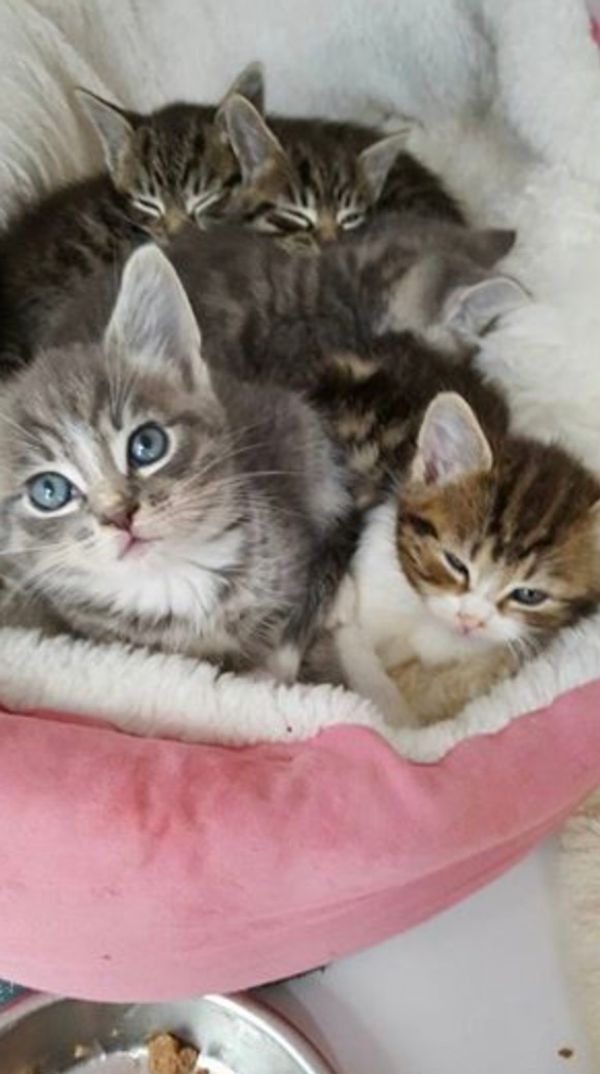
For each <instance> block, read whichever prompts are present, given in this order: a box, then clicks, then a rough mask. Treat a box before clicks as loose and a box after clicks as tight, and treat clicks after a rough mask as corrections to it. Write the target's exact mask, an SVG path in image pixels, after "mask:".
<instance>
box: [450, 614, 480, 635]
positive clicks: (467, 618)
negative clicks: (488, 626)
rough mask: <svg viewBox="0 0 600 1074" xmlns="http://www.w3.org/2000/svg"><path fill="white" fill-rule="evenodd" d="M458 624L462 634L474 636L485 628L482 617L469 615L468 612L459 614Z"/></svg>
mask: <svg viewBox="0 0 600 1074" xmlns="http://www.w3.org/2000/svg"><path fill="white" fill-rule="evenodd" d="M456 622H457V623H458V625H459V627H460V631H461V633H462V634H472V633H473V632H474V631H475V630H481V628H482V627H483V626H485V619H482V618H481V616H480V615H468V614H467V613H466V612H458V614H457V616H456Z"/></svg>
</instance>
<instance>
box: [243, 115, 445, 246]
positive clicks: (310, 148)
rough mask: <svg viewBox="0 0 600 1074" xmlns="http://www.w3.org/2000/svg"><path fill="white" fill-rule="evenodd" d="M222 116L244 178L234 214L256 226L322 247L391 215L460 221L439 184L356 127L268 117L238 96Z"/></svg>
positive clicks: (395, 141) (398, 137) (397, 137)
mask: <svg viewBox="0 0 600 1074" xmlns="http://www.w3.org/2000/svg"><path fill="white" fill-rule="evenodd" d="M223 117H224V120H225V122H226V125H227V131H228V134H229V139H230V141H231V145H232V146H233V149H234V151H235V153H236V154H237V157H238V160H239V163H240V169H241V172H242V177H243V185H242V186H241V187H239V188H238V190H237V191H236V192H235V194H234V196H233V197H232V199H231V201H230V202H229V206H228V210H229V212H230V213H232V214H237V215H238V217H239V218H241V219H243V220H245V221H246V222H247V223H248V224H250V225H251V226H252V227H254V228H257V229H258V230H261V231H265V232H267V233H269V234H272V235H277V236H280V237H282V238H284V239H285V240H286V242H289V241H292V242H294V243H296V244H299V245H300V244H301V245H303V246H308V247H311V246H312V247H318V246H319V245H321V244H323V243H328V242H332V241H333V240H335V239H336V238H338V237H339V236H340V234H342V233H343V232H345V231H351V230H354V229H355V228H358V227H361V226H362V225H363V224H364V223H365V221H366V220H367V219H368V218H369V217H370V216H372V214H373V213H375V212H380V211H385V210H387V209H393V210H396V211H405V210H407V211H409V212H412V213H417V214H419V215H422V216H426V217H434V218H442V219H446V220H451V221H453V222H455V223H460V222H461V221H462V214H461V212H460V209H459V208H458V206H457V205H456V203H455V202H454V200H453V199H452V198H451V197H450V195H449V194H448V193H446V191H445V190H444V188H443V186H442V184H441V182H440V180H439V179H438V178H437V176H435V175H434V174H433V173H432V172H430V171H428V169H427V168H425V167H424V166H423V165H422V164H420V163H419V161H418V160H416V158H415V157H413V156H411V154H409V153H407V152H405V151H404V150H403V146H404V143H405V140H406V135H405V134H403V133H399V134H394V135H390V136H388V137H384V138H382V137H381V136H380V135H379V134H378V132H377V131H375V130H372V129H370V128H369V127H364V126H360V125H359V124H353V123H336V122H332V121H327V120H322V119H283V118H281V117H270V118H269V120H268V123H267V122H266V121H265V120H264V119H263V117H262V116H261V114H260V112H259V111H258V110H257V109H256V108H254V107H253V105H252V103H251V102H250V101H248V100H247V99H245V98H244V97H242V96H240V95H236V94H232V95H231V96H230V97H229V99H228V100H227V101H226V102H225V105H224V108H223Z"/></svg>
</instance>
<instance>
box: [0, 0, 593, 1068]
mask: <svg viewBox="0 0 600 1074" xmlns="http://www.w3.org/2000/svg"><path fill="white" fill-rule="evenodd" d="M590 6H595V7H596V8H600V2H598V0H590ZM599 57H600V54H599V53H598V50H597V48H596V46H595V45H594V44H593V42H592V39H591V35H590V32H589V11H588V10H586V7H585V5H584V0H377V3H372V4H366V3H364V0H336V3H331V4H325V3H323V2H322V0H303V2H302V3H298V0H253V3H251V4H249V3H248V2H247V0H69V2H68V3H65V0H0V89H1V94H0V221H1V220H3V219H6V218H7V217H8V216H9V215H10V214H11V212H13V211H14V208H15V205H16V204H18V202H19V201H20V200H22V199H29V198H31V197H33V196H35V195H36V194H38V193H40V192H41V191H43V190H45V189H49V188H51V187H53V186H55V185H56V184H57V183H58V182H59V181H61V180H64V179H67V178H72V177H74V176H77V175H81V174H83V173H85V172H87V171H90V170H92V169H93V168H94V166H95V165H96V164H97V163H98V160H99V155H98V146H97V145H96V143H95V141H94V139H93V137H92V136H91V133H90V131H89V128H88V127H87V126H86V125H85V123H84V121H83V118H82V116H81V115H80V114H79V113H78V112H77V110H76V106H75V105H74V102H73V96H72V92H71V91H72V88H73V86H74V85H77V84H82V85H85V86H87V87H90V88H92V89H94V88H96V89H97V90H98V91H100V92H103V93H105V94H106V95H108V96H112V97H114V98H116V99H120V100H121V102H122V103H123V104H125V105H129V106H131V107H134V108H139V109H141V110H144V109H149V108H152V107H154V106H156V105H158V104H160V103H163V102H165V101H167V100H171V99H174V98H176V97H179V98H188V99H191V100H202V99H205V100H215V99H217V98H218V97H219V95H220V94H221V93H222V91H223V89H224V87H225V86H226V85H227V83H228V81H229V80H230V79H231V78H232V77H233V76H234V75H235V74H236V73H237V71H238V70H239V69H241V67H243V66H244V64H246V63H247V62H248V61H249V60H251V59H261V60H262V61H263V62H264V63H265V65H266V69H267V75H268V99H269V106H270V107H271V108H272V109H279V110H282V111H289V112H296V113H309V112H315V113H325V114H329V115H332V116H352V117H355V118H359V119H366V120H370V121H373V122H376V123H381V124H382V125H385V124H387V125H388V126H390V127H392V128H393V126H394V123H395V117H396V116H397V114H398V113H401V112H408V113H412V114H413V115H416V116H417V117H419V118H420V119H421V120H422V121H423V125H422V126H421V127H417V128H415V131H414V134H413V145H414V148H415V150H416V151H417V152H418V153H419V154H421V156H422V158H423V159H424V160H425V161H427V162H429V163H431V164H432V165H433V166H434V167H436V168H438V169H439V170H440V171H441V172H442V174H443V175H444V176H445V178H446V180H447V182H448V183H449V184H450V186H451V187H452V188H453V189H454V191H455V193H457V194H458V195H459V197H460V198H461V200H462V201H463V202H464V203H465V205H466V207H467V208H468V210H469V211H470V213H471V214H472V216H473V217H474V218H475V219H477V220H481V221H487V222H498V223H508V224H510V225H513V226H516V227H517V229H518V233H519V241H518V244H517V247H516V249H515V251H514V252H513V254H512V255H511V258H510V265H509V269H510V270H511V271H513V272H514V273H515V274H516V275H518V276H519V277H520V278H521V280H522V281H523V282H524V283H525V284H526V285H527V287H528V288H529V289H530V290H531V292H532V293H533V294H534V295H535V296H536V299H537V301H536V302H535V303H534V304H532V305H531V306H530V307H528V308H526V309H523V310H521V311H520V312H518V313H517V314H515V315H513V316H512V317H511V318H510V319H506V320H505V321H504V322H503V323H502V325H501V326H500V327H499V329H498V331H496V332H495V333H494V335H493V336H492V337H490V338H489V341H487V342H486V345H485V348H484V350H483V352H482V354H481V359H480V361H481V365H482V368H483V369H484V370H485V371H486V373H487V374H488V375H489V376H490V377H491V378H493V379H495V380H497V381H498V382H499V383H501V384H502V385H503V386H504V387H505V388H506V389H507V391H508V392H509V395H510V398H511V402H512V405H513V410H514V415H515V423H516V425H517V426H518V427H519V428H521V429H522V430H525V431H527V432H528V433H530V434H534V435H538V436H540V437H543V438H547V439H553V438H559V439H560V440H562V441H563V442H564V443H565V444H566V445H568V446H569V447H570V448H571V449H572V450H574V451H575V452H577V453H579V454H580V455H581V457H582V458H583V459H584V460H585V461H586V462H587V463H588V464H589V465H591V466H592V467H595V468H597V469H600V360H599V355H598V347H599V342H600V302H599V301H598V280H600V137H599V136H600V58H599ZM599 674H600V631H599V630H598V622H597V621H592V622H589V623H588V624H586V625H585V626H584V627H583V628H581V629H579V630H577V631H573V632H572V633H571V634H570V635H569V634H566V635H565V636H564V637H563V638H561V639H560V640H559V641H558V642H557V643H556V645H555V646H554V648H553V649H551V650H550V651H549V652H548V653H546V654H545V655H544V656H542V657H540V659H538V660H537V661H536V662H535V663H533V664H532V665H530V666H529V667H528V668H527V669H526V670H525V671H524V672H523V673H522V674H521V675H520V676H519V677H518V678H517V679H516V680H514V681H513V682H509V683H504V684H501V685H500V686H499V687H497V688H496V689H495V690H494V691H493V692H492V694H490V695H489V697H487V698H484V699H482V700H480V701H478V702H476V703H474V704H471V705H470V706H469V707H468V708H467V709H466V710H465V712H464V713H463V714H462V715H461V717H459V719H458V720H456V721H454V722H452V723H448V724H442V725H439V726H438V727H434V728H430V729H427V730H425V731H422V732H415V731H409V732H407V731H404V732H403V731H396V730H394V729H393V728H389V727H387V728H386V727H384V726H383V723H382V720H381V718H380V716H379V714H378V713H377V712H376V711H375V710H374V709H373V708H372V706H371V705H369V704H368V703H367V702H366V701H363V700H361V699H359V698H357V697H355V696H353V695H351V694H348V693H345V692H344V691H341V690H339V689H338V690H334V689H332V688H328V687H318V688H314V689H309V688H304V687H302V688H301V687H293V688H290V689H285V688H283V687H279V688H275V687H269V686H268V685H266V684H264V683H261V684H258V683H249V682H244V681H243V680H240V679H233V678H231V677H228V676H224V677H222V678H220V679H218V680H217V679H216V676H215V673H214V671H213V670H212V669H211V668H209V667H207V666H202V665H196V664H193V663H192V662H190V661H187V660H184V659H180V658H177V657H172V658H167V657H161V656H148V655H145V654H143V653H128V652H126V651H125V650H123V649H120V648H119V647H113V648H110V649H107V650H99V649H96V648H94V647H93V646H90V645H87V644H84V643H79V642H77V643H73V642H70V641H68V640H67V639H55V640H42V639H40V638H39V637H37V636H36V635H34V634H31V633H27V632H25V631H13V630H9V629H4V630H0V696H1V697H2V698H3V700H4V701H5V703H7V704H10V705H13V706H14V707H15V708H19V707H24V708H27V707H30V708H31V707H43V706H45V707H48V708H54V709H65V710H69V711H79V712H87V713H90V714H97V715H101V716H105V717H107V718H109V719H111V720H113V721H114V722H115V723H118V724H119V726H121V727H125V728H129V729H130V730H137V731H140V730H142V729H145V730H146V731H153V732H154V733H168V734H174V735H177V736H180V737H182V738H190V739H193V738H200V739H205V740H207V741H220V742H227V743H240V742H255V741H257V740H260V739H277V738H279V737H281V736H282V735H283V734H286V736H287V737H289V736H290V735H292V736H294V737H297V738H301V737H306V736H308V735H311V734H313V733H314V732H315V731H317V730H318V729H319V728H322V727H324V726H326V725H331V724H334V723H339V722H358V723H362V724H368V725H371V726H374V727H377V728H379V729H380V730H381V731H382V732H383V733H385V734H387V735H388V736H389V737H390V738H391V740H392V741H393V742H394V743H395V744H396V745H397V746H398V748H399V749H401V750H402V751H403V752H404V753H406V754H407V755H409V756H411V757H414V758H418V759H420V760H433V759H435V758H437V757H440V756H442V755H443V754H444V753H445V752H446V751H447V750H448V749H450V748H451V747H452V746H453V745H454V744H455V743H456V742H457V741H459V740H460V739H462V738H464V737H467V736H470V735H473V734H477V733H481V732H486V731H488V732H489V731H490V730H496V729H498V728H500V727H502V726H505V725H506V723H507V722H508V721H509V720H511V719H513V718H515V717H517V716H518V715H519V714H520V713H523V712H526V711H528V710H531V709H533V708H537V707H538V706H540V705H542V704H544V703H547V702H550V701H551V700H552V699H553V698H554V697H556V696H557V695H558V694H559V693H561V692H562V691H564V690H566V689H568V688H569V687H571V686H575V685H578V684H580V683H583V682H586V681H588V680H590V679H593V678H595V677H597V676H598V675H599ZM565 848H566V852H567V853H566V862H567V869H566V875H567V876H568V878H569V880H570V884H569V885H568V890H569V892H570V893H571V904H570V907H571V913H570V916H571V919H572V922H573V923H574V928H575V929H576V932H577V935H578V936H579V945H578V946H579V950H580V951H581V953H582V967H583V970H584V976H583V981H584V984H585V985H586V989H587V996H588V1005H589V1008H590V1013H591V1016H592V1030H593V1031H595V1032H596V1033H597V1029H598V1025H599V1024H600V1000H599V997H598V988H599V986H600V954H599V951H600V943H599V937H598V921H599V919H600V902H599V899H600V801H597V802H596V803H595V804H594V803H590V804H589V805H588V807H587V812H584V813H581V814H580V816H579V817H577V818H575V819H574V821H573V825H572V827H571V828H570V829H569V830H567V832H566V834H565ZM594 986H595V989H596V991H594ZM594 1026H595V1030H594ZM598 1046H599V1048H600V1041H598ZM599 1061H600V1058H599Z"/></svg>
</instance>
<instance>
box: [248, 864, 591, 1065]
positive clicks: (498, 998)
mask: <svg viewBox="0 0 600 1074" xmlns="http://www.w3.org/2000/svg"><path fill="white" fill-rule="evenodd" d="M555 865H556V849H555V846H554V844H553V843H548V844H546V846H545V847H543V848H542V849H541V850H539V851H537V852H536V853H535V854H533V855H531V856H530V857H529V858H528V859H527V860H526V861H525V862H523V863H522V864H521V865H519V866H517V867H516V868H514V869H513V870H512V871H511V872H510V873H508V874H507V875H506V876H504V877H502V878H501V879H500V880H498V881H496V882H495V883H494V884H492V885H490V886H489V887H488V888H486V889H485V890H484V891H481V892H479V893H478V894H477V895H474V896H472V897H471V898H470V899H468V900H466V901H465V902H463V903H461V904H460V905H459V906H457V907H455V908H454V909H452V910H449V911H447V912H446V913H445V914H442V915H440V916H439V917H437V918H435V919H434V920H433V921H430V922H428V923H427V924H425V925H422V926H420V927H419V928H417V929H413V930H412V931H411V932H408V933H406V934H405V935H403V936H399V937H397V938H396V939H394V940H391V941H389V942H388V943H385V944H383V945H381V946H380V947H377V948H374V949H373V950H371V951H366V952H364V953H362V954H359V955H356V956H354V957H353V958H349V959H346V960H344V961H343V962H340V963H338V964H337V965H335V966H333V967H330V968H329V969H328V970H326V971H325V972H324V973H317V974H314V975H313V976H311V977H308V978H303V979H300V980H296V981H293V982H291V983H288V984H286V985H282V986H278V987H277V988H273V989H269V990H267V991H266V998H267V999H268V1001H269V1002H270V1003H271V1004H272V1005H273V1006H276V1007H277V1008H278V1009H279V1010H281V1011H282V1012H283V1013H287V1014H288V1015H289V1016H290V1017H291V1018H292V1020H293V1021H294V1022H296V1024H297V1025H299V1026H300V1027H301V1028H304V1029H305V1031H306V1032H307V1033H308V1034H309V1035H310V1036H312V1038H313V1039H314V1040H315V1042H316V1043H320V1044H321V1046H322V1047H323V1046H324V1047H325V1049H326V1050H327V1051H328V1052H329V1055H330V1058H332V1059H333V1060H335V1063H336V1065H337V1069H338V1070H339V1071H340V1074H367V1072H368V1074H561V1072H562V1074H591V1068H590V1066H589V1062H588V1059H587V1057H586V1054H585V1048H584V1046H583V1043H582V1039H581V1033H580V1031H579V1030H578V1029H577V1027H576V1024H575V1021H574V1018H573V1015H572V1012H571V1011H570V1009H569V997H568V995H567V991H566V987H565V983H564V975H563V973H562V970H561V966H560V959H559V949H558V948H559V945H558V941H557V937H556V935H555V927H556V921H555V917H554V912H553V901H552V900H553V894H552V892H553V885H554V868H555ZM565 1048H566V1049H570V1050H572V1052H573V1055H572V1056H570V1057H568V1058H567V1057H562V1056H561V1055H560V1054H559V1053H560V1051H561V1049H565Z"/></svg>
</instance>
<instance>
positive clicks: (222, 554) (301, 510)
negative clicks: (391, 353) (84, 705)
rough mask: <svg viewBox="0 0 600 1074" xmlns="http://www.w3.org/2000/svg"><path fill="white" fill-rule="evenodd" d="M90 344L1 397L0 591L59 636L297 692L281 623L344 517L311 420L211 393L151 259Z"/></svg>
mask: <svg viewBox="0 0 600 1074" xmlns="http://www.w3.org/2000/svg"><path fill="white" fill-rule="evenodd" d="M97 340H99V341H97V342H95V343H90V342H81V343H79V344H74V345H72V346H70V347H64V346H63V347H61V346H56V347H49V348H48V349H44V350H42V351H40V352H39V354H38V355H37V357H36V358H35V359H34V361H33V362H32V363H30V364H29V365H28V367H27V368H26V369H24V370H23V371H22V372H21V373H19V374H17V375H16V376H15V377H13V378H11V380H10V381H9V382H8V384H7V385H6V386H5V388H4V392H3V395H2V398H1V399H0V458H1V459H2V467H1V469H0V545H1V553H0V554H1V556H2V565H3V571H5V573H6V576H7V579H8V580H9V582H12V583H13V585H14V586H16V587H17V589H18V591H19V592H20V593H21V594H22V595H23V597H25V598H27V597H29V598H31V599H32V600H33V602H34V603H35V604H36V605H38V606H39V605H41V606H42V607H44V606H45V607H46V608H47V609H48V611H49V614H50V616H51V618H52V620H53V622H55V621H56V619H57V618H58V619H59V621H61V622H62V624H63V628H66V629H68V630H70V631H72V632H75V633H80V634H82V635H84V636H87V637H92V638H96V639H99V640H102V641H110V640H119V641H123V642H126V643H131V644H134V645H145V646H150V647H152V648H157V649H163V650H166V651H176V652H180V653H185V654H189V655H193V656H196V657H201V658H207V659H211V660H213V661H215V662H217V663H219V664H220V665H221V666H222V667H227V668H235V669H249V668H252V669H254V668H261V667H263V668H268V669H269V670H270V671H271V672H272V673H273V674H275V675H278V676H280V677H282V678H287V677H291V678H293V677H294V676H295V672H296V669H297V664H298V662H299V656H300V653H299V651H298V637H297V636H296V637H292V634H293V631H292V630H291V629H290V624H291V623H292V622H293V620H294V617H295V616H296V615H297V611H298V608H300V607H302V606H303V605H304V604H305V602H306V601H307V594H308V593H309V591H310V589H311V585H312V584H313V581H314V564H315V562H318V560H319V558H320V556H321V548H322V547H323V546H324V545H326V544H327V542H328V541H329V540H330V539H331V540H333V539H334V537H335V536H336V535H337V533H338V530H339V529H340V528H341V529H343V531H344V532H346V531H347V529H348V513H349V511H350V509H351V504H350V500H349V497H348V495H347V493H346V490H345V486H344V478H343V474H342V471H341V468H340V467H339V466H338V465H337V463H336V460H335V457H334V452H333V450H332V447H331V445H330V443H329V441H328V439H327V438H326V436H325V434H324V432H323V429H322V427H321V424H320V422H319V421H318V419H317V417H316V415H315V414H314V413H313V412H312V411H311V410H310V409H309V407H308V406H307V405H306V404H305V403H303V402H302V400H301V399H300V398H299V397H298V396H297V395H293V394H291V393H286V392H284V391H282V390H280V389H277V388H268V387H266V386H262V387H261V388H260V390H256V389H254V388H253V387H252V386H250V385H243V386H240V385H238V384H236V382H235V381H233V380H231V379H230V378H226V377H223V376H220V377H219V378H217V379H218V385H217V383H216V381H215V382H213V379H212V378H211V376H210V375H209V372H208V369H207V366H206V364H205V362H204V360H203V358H202V356H201V353H200V334H199V331H198V327H197V323H196V321H195V318H194V316H193V314H192V311H191V308H190V306H189V303H188V301H187V299H186V297H185V294H184V291H183V289H182V287H181V284H180V283H179V281H178V279H177V276H176V274H175V272H174V270H173V268H172V267H171V265H170V264H169V262H168V261H167V259H166V258H165V257H164V256H163V255H162V254H161V253H160V251H159V249H158V248H157V247H155V246H150V245H148V246H145V247H143V248H142V249H140V250H138V251H137V252H136V253H135V254H133V255H132V257H131V258H130V260H129V261H128V263H127V266H126V268H125V271H124V273H123V277H122V281H121V286H120V290H119V292H118V297H117V301H116V305H115V306H114V310H113V312H112V315H111V317H110V322H109V324H108V328H107V329H106V331H105V333H104V334H103V335H100V336H99V337H97ZM338 543H339V547H340V548H341V547H342V546H343V543H344V542H343V539H342V540H340V541H339V542H337V541H336V546H337V544H338ZM340 554H341V553H340Z"/></svg>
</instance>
